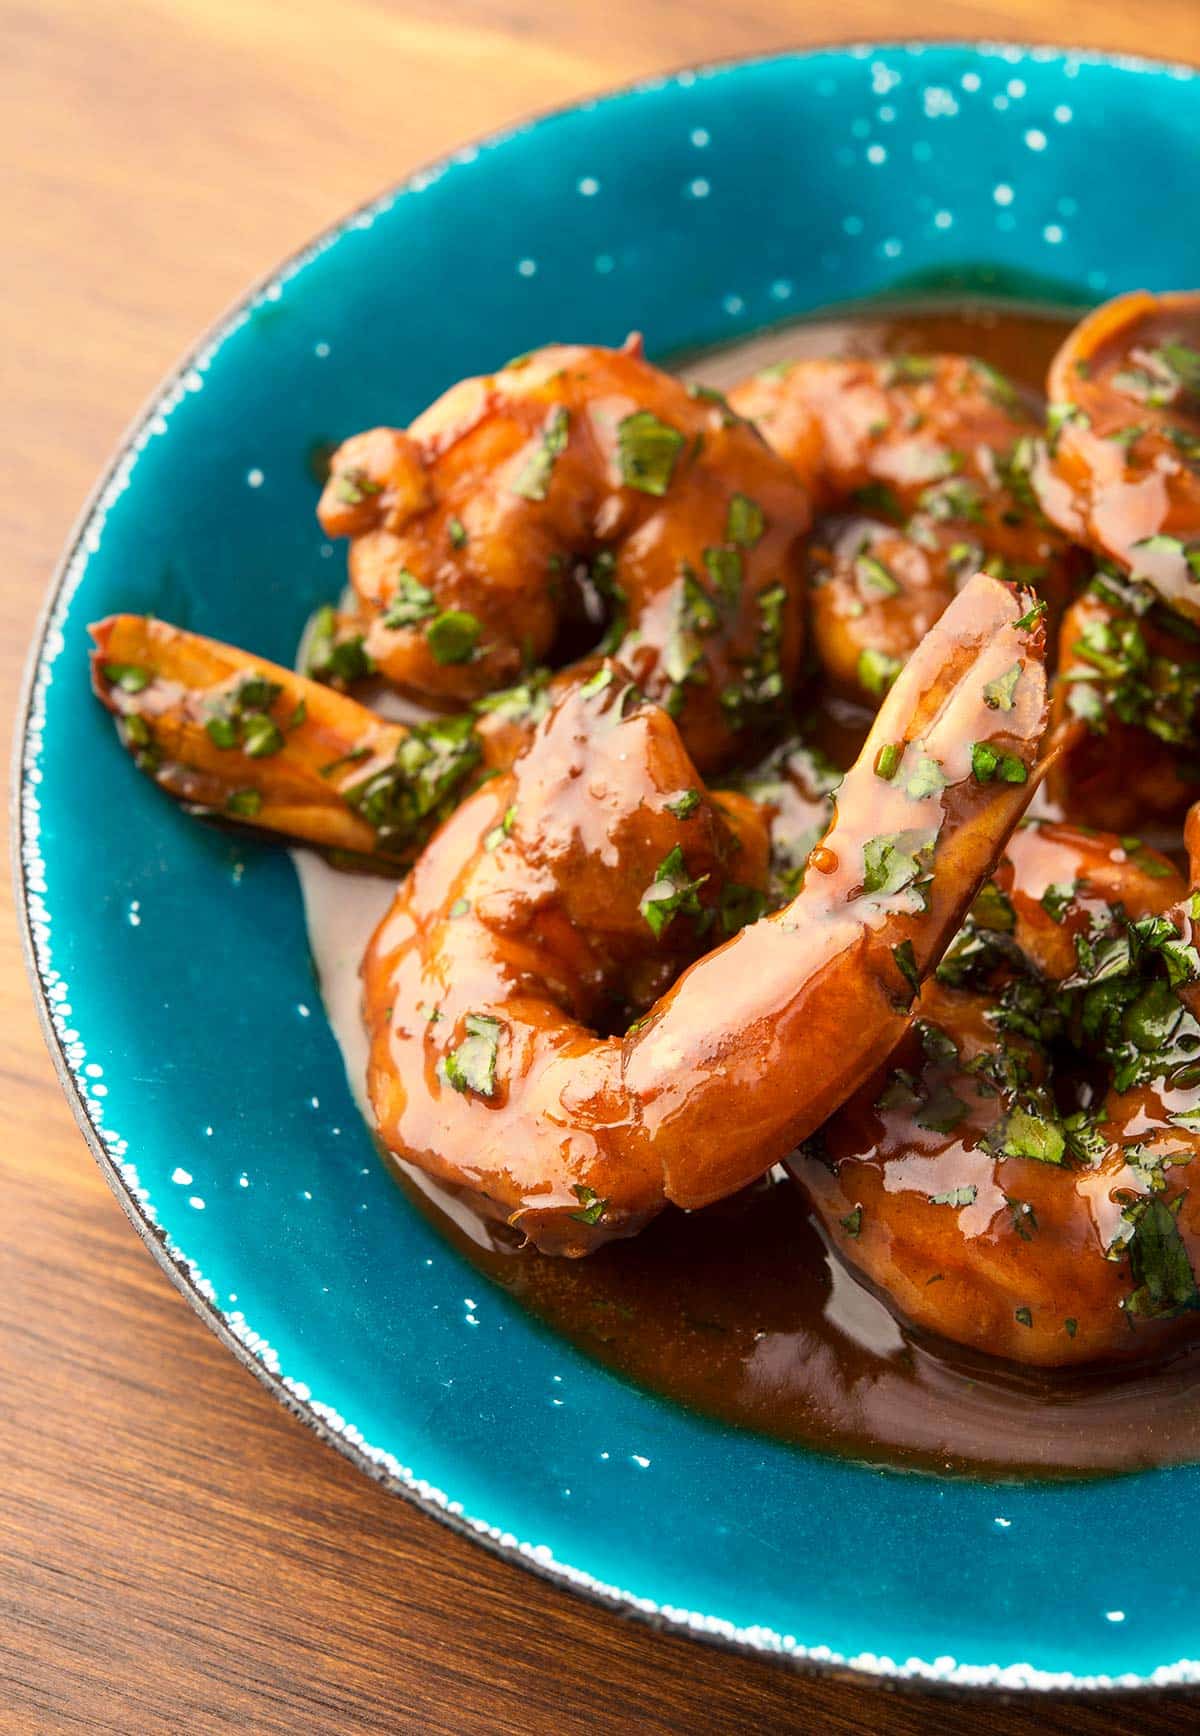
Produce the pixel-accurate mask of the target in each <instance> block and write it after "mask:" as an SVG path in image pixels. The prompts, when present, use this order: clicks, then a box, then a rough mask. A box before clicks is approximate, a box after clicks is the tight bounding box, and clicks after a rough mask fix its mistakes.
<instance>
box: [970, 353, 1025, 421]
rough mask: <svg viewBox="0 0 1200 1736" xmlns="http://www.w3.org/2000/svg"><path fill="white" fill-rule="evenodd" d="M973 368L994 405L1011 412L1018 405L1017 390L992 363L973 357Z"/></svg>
mask: <svg viewBox="0 0 1200 1736" xmlns="http://www.w3.org/2000/svg"><path fill="white" fill-rule="evenodd" d="M971 367H972V368H973V369H974V371H975V373H977V374H978V375H979V376H980V378H981V379H982V380H983V382H984V386H985V389H986V391H987V395H988V397H989V398H990V399H991V400H992V403H993V404H998V405H999V407H1000V408H1001V409H1002V410H1011V409H1013V408H1014V407H1015V406H1016V405H1017V403H1018V402H1019V399H1018V397H1017V393H1016V390H1015V388H1014V387H1013V385H1012V382H1011V381H1010V380H1008V379H1006V378H1005V376H1004V375H1003V374H1002V373H1001V372H1000V370H999V368H993V367H992V365H991V363H990V362H984V361H980V359H979V358H978V357H977V356H975V357H972V360H971Z"/></svg>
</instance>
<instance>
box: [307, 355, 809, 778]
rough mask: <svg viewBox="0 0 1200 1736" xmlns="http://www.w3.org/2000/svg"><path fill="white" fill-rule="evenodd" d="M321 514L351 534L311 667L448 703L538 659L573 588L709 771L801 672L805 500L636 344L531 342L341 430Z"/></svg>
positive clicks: (728, 415)
mask: <svg viewBox="0 0 1200 1736" xmlns="http://www.w3.org/2000/svg"><path fill="white" fill-rule="evenodd" d="M319 515H320V519H321V523H322V526H323V527H324V529H325V531H326V532H327V534H328V535H330V536H346V537H349V538H350V555H349V567H350V578H351V583H352V585H353V588H354V593H355V597H356V603H357V615H356V617H355V618H354V619H352V620H350V621H348V622H344V623H342V625H341V627H340V628H339V629H338V630H337V631H336V632H333V633H330V632H326V633H325V634H323V635H322V638H321V642H320V644H319V645H318V648H317V654H316V658H315V661H314V663H313V664H312V665H311V666H310V667H311V672H312V673H315V674H319V675H328V674H333V675H334V676H335V677H337V676H338V675H339V673H343V674H344V673H345V672H346V671H347V670H349V672H350V673H351V674H354V673H358V672H362V671H364V670H366V669H375V670H377V671H378V672H379V674H380V675H382V676H383V677H384V678H385V679H386V680H387V681H389V682H390V683H392V684H393V685H394V686H395V687H397V688H399V689H400V690H401V691H402V692H403V693H405V694H408V695H410V696H412V697H415V698H418V699H420V700H422V701H425V702H428V703H431V704H434V705H436V706H440V707H444V708H452V707H454V706H461V705H465V704H467V703H469V702H470V701H472V700H477V699H478V698H480V696H481V695H483V694H486V693H488V692H491V691H493V690H494V689H496V688H501V687H504V686H505V685H507V684H508V683H511V682H513V681H516V680H518V679H519V678H520V677H521V676H522V674H523V673H524V672H526V671H527V670H528V669H529V667H530V666H532V665H533V664H535V663H537V662H540V661H541V660H543V659H544V658H545V657H546V656H547V654H548V653H549V652H550V651H551V649H552V647H553V646H554V644H555V641H556V639H558V638H559V636H560V634H561V633H562V631H563V630H564V629H566V628H568V627H569V626H570V624H571V619H572V614H573V612H574V613H578V612H579V611H580V609H581V608H583V607H584V605H585V604H586V603H587V602H588V598H589V596H590V598H591V601H592V602H593V603H596V602H598V603H599V604H601V605H603V606H604V607H606V608H607V611H608V615H609V620H608V631H607V635H606V638H605V640H604V644H603V648H604V649H605V650H607V651H611V652H612V653H613V654H614V655H616V656H618V657H619V658H620V659H621V661H622V663H623V664H624V666H625V667H627V668H628V670H629V671H630V673H631V674H632V676H633V678H634V679H635V681H637V683H638V685H639V686H640V687H641V689H642V691H643V692H644V693H645V694H646V695H647V696H648V697H649V698H650V699H653V700H657V701H658V702H660V703H661V704H663V705H665V706H666V708H667V710H668V711H670V712H671V714H672V716H673V717H675V718H676V720H677V722H678V724H679V727H680V730H681V732H682V734H683V738H684V741H685V742H686V744H687V747H688V750H689V752H690V753H691V754H692V756H693V758H694V759H695V760H696V763H697V764H698V765H699V766H701V767H703V768H707V767H710V766H713V765H716V764H718V763H720V762H721V761H722V760H725V759H727V758H728V757H730V754H731V753H732V751H733V749H734V747H735V746H736V744H737V743H738V742H739V740H741V739H744V737H745V734H746V732H747V731H748V730H749V729H750V728H751V727H752V726H753V725H754V724H755V723H757V722H761V720H762V717H763V715H764V713H766V714H771V713H773V712H774V711H775V710H776V709H777V707H778V705H779V702H780V700H781V699H782V698H783V697H784V696H785V695H786V693H787V691H788V689H789V688H790V686H791V683H792V681H793V679H794V676H795V673H796V670H797V667H798V663H799V658H800V653H801V648H802V637H803V574H802V570H801V569H802V555H803V540H804V537H805V535H806V533H807V531H808V528H809V523H810V511H809V504H808V497H807V494H806V493H805V490H804V488H803V486H802V485H801V483H800V482H799V480H798V479H797V477H796V475H795V473H794V472H793V471H792V470H791V469H790V468H789V466H788V465H786V464H785V463H784V462H783V461H782V460H781V459H780V458H778V457H777V456H776V454H775V453H774V452H772V451H771V449H770V448H769V447H768V446H767V445H766V443H765V442H764V441H763V440H762V439H761V437H760V436H759V435H758V434H757V433H756V432H755V430H754V429H753V428H751V427H750V426H749V425H748V424H747V423H745V422H744V421H742V419H741V418H740V417H738V416H736V415H734V414H733V413H732V412H731V411H730V409H729V407H728V405H727V404H726V403H725V401H724V399H723V398H722V397H721V396H720V394H719V393H715V392H712V391H710V390H708V389H707V388H705V387H687V386H685V385H683V384H682V382H680V381H679V380H676V379H673V378H672V377H671V376H670V375H668V374H664V373H661V372H660V371H659V370H658V369H657V368H654V367H652V366H651V365H650V364H649V363H648V362H647V361H645V360H644V359H643V357H642V355H641V352H640V341H636V342H635V341H633V340H631V343H630V344H629V345H627V346H626V347H625V349H623V350H605V349H599V348H588V347H584V346H581V345H551V346H549V347H547V348H545V349H540V350H535V351H534V352H533V353H532V354H530V355H528V356H525V357H522V358H520V359H519V360H518V361H515V362H510V363H509V365H508V366H507V367H506V368H504V369H503V370H502V371H501V372H500V373H498V374H494V375H491V376H488V377H485V378H481V379H472V380H465V381H463V382H462V383H461V384H460V385H458V386H455V387H453V388H452V389H451V390H450V391H449V392H447V393H446V394H445V395H444V396H443V397H442V398H440V399H439V400H438V401H437V402H436V403H435V404H434V405H433V406H432V407H431V408H430V409H428V410H426V411H425V412H424V413H423V414H422V415H421V416H419V417H418V418H417V420H416V421H415V422H414V423H413V424H412V426H411V427H410V428H409V429H408V431H407V433H404V432H401V431H399V430H397V429H392V428H376V429H374V430H372V431H371V432H369V433H366V434H358V435H355V436H354V437H353V438H352V439H350V440H347V441H346V443H345V444H344V445H343V446H341V447H340V448H339V450H338V451H337V452H336V453H335V454H334V457H333V460H332V466H331V471H330V476H329V480H328V482H327V484H326V487H325V490H324V493H323V494H322V496H321V501H320V506H319ZM581 574H586V575H587V577H586V582H585V583H584V584H583V585H582V587H581V582H580V579H581ZM597 631H598V626H597V625H593V627H592V637H593V639H594V638H595V637H596V633H597Z"/></svg>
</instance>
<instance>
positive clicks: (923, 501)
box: [729, 356, 1079, 703]
mask: <svg viewBox="0 0 1200 1736" xmlns="http://www.w3.org/2000/svg"><path fill="white" fill-rule="evenodd" d="M729 401H730V403H731V404H732V405H733V407H734V408H735V409H736V410H738V411H739V412H740V413H741V414H742V415H744V416H747V417H749V418H750V419H752V420H753V421H754V422H755V424H756V425H757V426H758V427H759V428H760V429H761V430H762V432H763V434H765V435H766V437H767V439H768V440H769V441H770V443H771V444H772V446H774V447H775V449H776V451H778V452H779V453H781V454H782V456H783V457H784V458H786V459H787V460H788V462H789V463H790V464H791V465H792V466H793V467H794V469H795V470H796V472H797V474H798V475H799V476H800V478H801V480H802V481H803V483H804V485H805V487H806V488H807V490H808V491H809V493H810V494H811V495H812V498H813V503H814V507H815V509H816V511H817V512H818V513H819V514H821V517H820V518H819V520H818V523H817V526H816V529H815V531H814V533H813V537H812V541H811V544H810V550H809V566H808V571H809V584H810V590H811V612H812V633H813V642H814V649H815V653H816V657H817V661H818V663H819V664H820V666H821V669H822V670H823V672H824V673H825V675H826V676H827V677H828V679H829V680H830V681H831V682H832V683H833V685H834V686H835V687H836V688H838V689H839V690H840V691H841V692H843V693H846V694H850V695H853V696H855V697H858V698H865V699H867V700H869V701H871V702H873V703H877V702H878V700H879V698H880V696H881V695H882V694H883V693H884V692H886V690H887V688H888V686H889V685H890V683H891V682H892V681H893V680H894V679H895V677H896V675H897V673H898V672H899V670H900V667H901V666H902V664H903V661H904V659H905V658H906V657H907V656H908V654H909V652H911V650H912V649H913V647H914V646H915V645H916V644H918V643H919V642H920V640H921V639H922V637H923V636H924V635H925V633H927V632H928V630H929V628H930V627H931V626H932V625H933V623H934V621H936V620H937V618H938V616H939V615H940V614H941V612H942V610H943V609H944V608H945V607H946V605H947V603H949V601H950V599H951V598H952V597H953V596H954V595H955V593H956V592H957V591H958V590H959V588H960V587H961V586H962V584H963V583H964V582H965V580H966V579H967V577H968V576H969V575H970V574H972V573H974V572H977V571H978V570H979V569H980V568H981V567H982V568H984V569H985V570H986V571H988V572H991V573H993V574H994V575H996V576H998V577H1001V578H1008V579H1012V580H1015V581H1017V582H1019V583H1021V584H1028V585H1032V586H1034V588H1035V589H1036V590H1037V591H1038V593H1039V595H1041V596H1042V597H1043V598H1045V599H1046V601H1047V602H1048V603H1049V604H1050V605H1051V607H1052V609H1053V610H1054V611H1055V612H1057V610H1058V609H1059V608H1061V606H1062V605H1063V604H1064V603H1065V601H1066V599H1067V597H1068V596H1069V595H1070V593H1071V591H1072V589H1073V585H1074V580H1075V577H1076V573H1077V569H1078V564H1079V563H1078V558H1077V557H1076V556H1075V555H1074V553H1073V552H1072V551H1071V550H1070V549H1069V548H1068V546H1067V544H1066V542H1065V540H1064V539H1063V538H1062V537H1061V536H1060V534H1059V533H1058V531H1056V530H1055V529H1054V528H1053V527H1052V526H1051V525H1049V524H1048V523H1047V522H1046V520H1045V518H1044V517H1043V515H1042V513H1041V512H1040V511H1039V509H1038V505H1037V502H1036V500H1035V499H1034V497H1033V494H1032V491H1031V487H1030V478H1029V471H1030V465H1031V464H1032V462H1033V460H1034V456H1035V438H1036V436H1037V435H1038V434H1039V433H1040V432H1041V422H1040V419H1039V418H1038V417H1037V416H1036V415H1035V414H1034V412H1033V409H1032V408H1031V407H1030V405H1029V404H1027V403H1026V402H1025V401H1024V400H1023V399H1022V398H1021V396H1020V395H1019V394H1018V393H1017V391H1016V390H1015V388H1014V387H1013V386H1011V385H1010V384H1009V382H1008V381H1007V380H1006V379H1005V378H1004V376H1003V375H1002V374H1000V373H998V372H997V371H996V370H995V369H994V368H991V367H989V366H988V365H987V364H986V363H983V362H978V361H973V360H970V359H968V358H966V357H963V356H897V357H894V358H892V359H891V360H890V361H841V362H839V361H806V362H795V363H792V364H791V365H786V364H785V365H782V366H779V367H774V368H768V369H767V370H766V371H765V372H764V373H762V374H759V375H757V376H755V377H754V378H753V379H750V380H747V381H746V382H745V383H744V384H743V385H741V386H739V387H737V388H736V389H735V390H734V391H733V392H731V393H730V399H729Z"/></svg>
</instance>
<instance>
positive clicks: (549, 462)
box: [510, 404, 571, 500]
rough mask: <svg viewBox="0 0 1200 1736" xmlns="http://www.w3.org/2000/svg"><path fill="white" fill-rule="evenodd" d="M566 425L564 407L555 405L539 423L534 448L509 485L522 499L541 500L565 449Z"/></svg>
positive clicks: (568, 420)
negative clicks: (538, 433)
mask: <svg viewBox="0 0 1200 1736" xmlns="http://www.w3.org/2000/svg"><path fill="white" fill-rule="evenodd" d="M570 425H571V423H570V417H569V416H568V415H567V412H566V409H565V407H564V406H563V405H562V404H556V405H555V406H554V408H553V409H552V410H551V411H550V414H549V415H548V416H547V417H546V420H545V422H544V423H543V424H542V432H541V436H540V438H539V440H538V443H537V445H536V446H535V447H534V449H533V451H532V452H531V453H530V455H529V457H528V458H527V459H526V460H525V462H524V464H522V466H521V468H520V470H519V471H518V472H517V475H516V476H515V477H514V479H513V481H512V483H511V485H510V486H511V488H512V491H513V493H514V494H519V495H520V496H521V497H522V499H524V500H545V498H546V494H547V491H548V489H549V487H550V478H551V477H552V476H553V475H554V465H555V461H556V460H557V459H558V458H559V457H560V456H561V455H562V453H564V452H565V451H566V449H567V437H568V435H569V433H570Z"/></svg>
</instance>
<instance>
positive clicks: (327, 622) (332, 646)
mask: <svg viewBox="0 0 1200 1736" xmlns="http://www.w3.org/2000/svg"><path fill="white" fill-rule="evenodd" d="M374 667H375V665H374V663H373V662H372V661H371V659H370V657H368V655H367V651H366V641H365V640H364V638H363V635H362V634H361V633H349V634H346V635H345V636H343V637H339V636H338V624H337V612H336V610H335V609H334V607H333V604H332V603H326V605H325V606H324V608H321V609H318V610H317V612H316V614H315V615H314V616H313V623H312V629H311V631H310V634H309V640H308V656H307V659H306V663H305V673H306V674H307V675H311V676H312V678H313V680H314V681H325V682H336V683H337V684H339V685H343V686H344V685H348V684H349V683H350V682H352V681H361V680H362V678H363V677H364V676H365V675H370V674H371V672H372V670H373V669H374Z"/></svg>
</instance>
